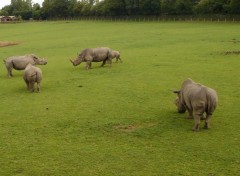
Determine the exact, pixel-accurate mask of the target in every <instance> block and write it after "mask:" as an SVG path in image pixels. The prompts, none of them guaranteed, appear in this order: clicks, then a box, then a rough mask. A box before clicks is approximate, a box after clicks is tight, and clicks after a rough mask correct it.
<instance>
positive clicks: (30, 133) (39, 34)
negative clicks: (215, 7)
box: [0, 21, 240, 176]
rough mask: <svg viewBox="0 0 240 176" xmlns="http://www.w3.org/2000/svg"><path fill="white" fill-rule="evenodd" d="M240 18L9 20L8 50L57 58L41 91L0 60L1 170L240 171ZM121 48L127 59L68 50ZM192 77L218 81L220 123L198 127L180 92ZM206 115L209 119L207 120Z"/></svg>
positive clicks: (119, 174)
mask: <svg viewBox="0 0 240 176" xmlns="http://www.w3.org/2000/svg"><path fill="white" fill-rule="evenodd" d="M239 31H240V25H239V23H214V22H212V23H208V22H205V23H204V22H202V23H201V22H191V23H190V22H159V23H158V22H148V23H147V22H146V23H144V22H99V21H97V22H96V21H71V22H66V21H64V22H39V23H37V22H36V23H20V24H1V25H0V41H14V42H20V44H19V45H15V46H9V47H1V48H0V51H1V52H0V57H1V59H2V60H3V59H5V58H7V57H9V56H13V55H24V54H31V53H34V54H36V55H37V56H39V57H44V58H47V59H48V64H47V65H45V66H39V67H40V68H41V69H42V71H43V81H42V84H41V92H40V93H29V92H28V91H27V90H26V86H25V83H24V81H23V79H22V71H16V70H14V71H13V75H14V77H13V78H12V79H8V78H7V71H6V68H5V66H4V64H1V65H0V70H1V72H0V90H1V91H0V98H1V101H0V109H1V111H0V154H1V156H0V175H4V176H12V175H39V176H40V175H41V176H43V175H44V176H45V175H59V176H60V175H61V176H62V175H69V176H70V175H71V176H72V175H81V176H82V175H86V176H96V175H102V176H113V175H116V176H126V175H132V176H135V175H136V176H150V175H151V176H157V175H159V176H165V175H166V176H168V175H172V176H178V175H183V176H192V175H197V176H226V175H229V176H233V175H239V172H240V150H239V146H240V137H239V134H240V130H239V129H240V128H239V127H240V123H239V119H240V118H239V117H240V113H239V104H240V100H239V98H240V94H239V87H240V80H239V75H240V69H239V68H240V55H237V54H228V55H225V54H224V53H225V52H226V51H230V52H231V51H240V32H239ZM99 46H108V47H110V48H112V49H115V50H120V52H121V58H122V60H123V63H122V64H121V63H113V66H112V68H109V66H108V65H107V64H106V66H105V67H103V68H100V65H101V63H93V69H91V70H85V63H82V64H81V65H79V66H78V67H75V68H74V67H73V66H72V64H71V63H70V62H69V58H72V59H73V58H75V57H76V55H77V53H78V52H80V51H81V50H83V49H84V48H87V47H99ZM186 78H192V79H193V80H194V81H196V82H200V83H202V84H204V85H207V86H209V87H212V88H214V89H215V90H216V91H217V92H218V97H219V104H218V107H217V109H216V111H215V113H214V114H213V117H212V120H211V124H210V125H211V129H209V130H204V129H200V132H192V131H191V128H192V127H193V124H194V121H193V120H187V119H185V117H187V113H185V114H178V113H177V112H176V107H175V105H174V103H173V102H174V100H175V95H174V94H173V93H172V92H171V90H174V89H179V88H180V85H181V83H182V81H183V80H184V79H186ZM202 127H203V122H202V123H201V128H202Z"/></svg>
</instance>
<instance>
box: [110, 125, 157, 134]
mask: <svg viewBox="0 0 240 176" xmlns="http://www.w3.org/2000/svg"><path fill="white" fill-rule="evenodd" d="M154 126H156V124H155V123H147V124H142V125H137V124H135V125H116V126H114V128H115V129H116V130H119V131H121V132H125V133H131V132H134V131H136V130H138V129H143V128H152V127H154Z"/></svg>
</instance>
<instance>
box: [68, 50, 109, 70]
mask: <svg viewBox="0 0 240 176" xmlns="http://www.w3.org/2000/svg"><path fill="white" fill-rule="evenodd" d="M110 52H111V50H110V48H107V47H101V48H87V49H84V50H83V51H82V52H81V53H80V54H78V56H77V58H76V59H75V60H71V59H70V61H71V63H72V64H73V66H77V65H79V64H81V62H86V69H91V67H92V62H103V63H102V65H101V66H104V65H105V63H106V61H107V60H108V61H109V63H110V66H111V65H112V58H111V56H110Z"/></svg>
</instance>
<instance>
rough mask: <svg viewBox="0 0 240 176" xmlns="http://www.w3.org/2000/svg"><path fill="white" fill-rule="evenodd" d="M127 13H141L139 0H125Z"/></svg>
mask: <svg viewBox="0 0 240 176" xmlns="http://www.w3.org/2000/svg"><path fill="white" fill-rule="evenodd" d="M125 5H126V13H127V15H138V14H139V0H125Z"/></svg>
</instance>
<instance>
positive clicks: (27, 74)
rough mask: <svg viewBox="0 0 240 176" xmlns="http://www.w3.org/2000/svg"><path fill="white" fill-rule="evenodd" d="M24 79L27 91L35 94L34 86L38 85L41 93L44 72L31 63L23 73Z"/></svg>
mask: <svg viewBox="0 0 240 176" xmlns="http://www.w3.org/2000/svg"><path fill="white" fill-rule="evenodd" d="M23 79H24V81H25V83H26V85H27V89H28V90H29V91H31V92H34V84H35V83H37V92H40V83H41V81H42V70H41V69H40V68H38V67H35V66H33V65H32V64H31V63H29V64H28V65H27V66H26V68H25V70H24V73H23Z"/></svg>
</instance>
